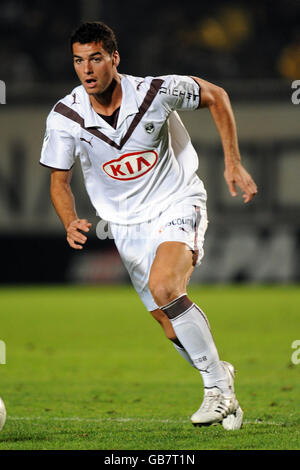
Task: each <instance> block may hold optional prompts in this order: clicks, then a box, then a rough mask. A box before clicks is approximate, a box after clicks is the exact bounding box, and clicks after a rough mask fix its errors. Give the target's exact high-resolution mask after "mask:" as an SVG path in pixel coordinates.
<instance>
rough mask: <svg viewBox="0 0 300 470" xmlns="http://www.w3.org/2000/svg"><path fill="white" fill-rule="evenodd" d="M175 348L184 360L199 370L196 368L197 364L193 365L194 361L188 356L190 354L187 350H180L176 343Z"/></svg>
mask: <svg viewBox="0 0 300 470" xmlns="http://www.w3.org/2000/svg"><path fill="white" fill-rule="evenodd" d="M173 344H174V348H175V349H176V351H178V352H179V354H180V355H181V356H182V357H183V359H185V360H186V361H187V362H188V363H189V364H190V365H191V366H192V367H195V368H196V369H197V367H196V366H195V364H194V363H193V361H192V359H191V358H190V356H189V355H188V353H187V352H186V350H185V349H184V348H180V347H179V346H178V345H177V344H176V343H174V342H173Z"/></svg>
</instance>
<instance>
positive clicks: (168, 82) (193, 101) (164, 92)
mask: <svg viewBox="0 0 300 470" xmlns="http://www.w3.org/2000/svg"><path fill="white" fill-rule="evenodd" d="M161 78H163V79H164V83H163V84H162V86H161V87H160V90H159V94H160V98H161V100H162V101H163V104H164V105H165V106H166V107H168V108H169V110H170V111H175V110H176V111H189V110H191V111H192V110H194V109H198V108H199V107H200V104H201V88H200V85H199V84H198V83H197V82H196V81H195V80H194V79H193V78H191V77H188V76H184V75H167V76H165V77H161Z"/></svg>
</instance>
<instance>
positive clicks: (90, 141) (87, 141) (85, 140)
mask: <svg viewBox="0 0 300 470" xmlns="http://www.w3.org/2000/svg"><path fill="white" fill-rule="evenodd" d="M80 140H83V142H86V143H87V144H90V146H91V147H93V146H92V140H93V137H92V138H91V140H87V139H85V138H84V137H80Z"/></svg>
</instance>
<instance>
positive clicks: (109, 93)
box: [90, 76, 122, 116]
mask: <svg viewBox="0 0 300 470" xmlns="http://www.w3.org/2000/svg"><path fill="white" fill-rule="evenodd" d="M121 101H122V87H121V79H120V77H119V76H116V77H115V78H114V79H113V80H112V82H111V84H110V86H109V87H108V88H107V89H106V90H105V92H104V93H101V94H98V95H96V94H95V95H90V102H91V105H92V107H93V109H94V110H95V111H96V113H99V114H104V115H106V116H110V115H111V114H112V113H113V112H114V111H115V110H116V109H117V108H119V107H120V106H121Z"/></svg>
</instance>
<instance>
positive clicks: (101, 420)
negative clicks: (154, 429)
mask: <svg viewBox="0 0 300 470" xmlns="http://www.w3.org/2000/svg"><path fill="white" fill-rule="evenodd" d="M7 419H8V420H11V421H61V422H63V421H70V422H72V421H73V422H74V421H75V422H76V421H77V422H84V423H105V422H116V423H129V422H140V423H162V424H187V423H188V422H189V421H188V420H184V419H181V420H179V419H178V420H173V419H156V418H150V419H147V418H79V417H77V416H75V417H59V416H57V417H56V416H49V417H47V416H7ZM243 424H244V425H245V424H262V425H266V426H285V425H286V424H285V423H276V422H274V421H264V420H260V419H259V420H258V419H254V420H249V419H248V420H247V419H246V420H244V422H243Z"/></svg>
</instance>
